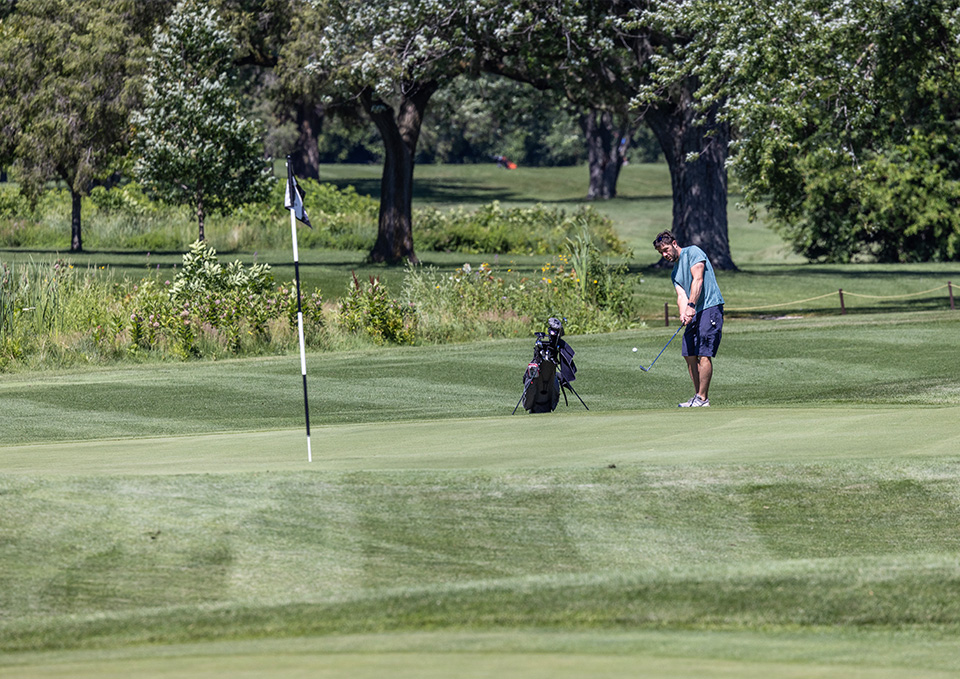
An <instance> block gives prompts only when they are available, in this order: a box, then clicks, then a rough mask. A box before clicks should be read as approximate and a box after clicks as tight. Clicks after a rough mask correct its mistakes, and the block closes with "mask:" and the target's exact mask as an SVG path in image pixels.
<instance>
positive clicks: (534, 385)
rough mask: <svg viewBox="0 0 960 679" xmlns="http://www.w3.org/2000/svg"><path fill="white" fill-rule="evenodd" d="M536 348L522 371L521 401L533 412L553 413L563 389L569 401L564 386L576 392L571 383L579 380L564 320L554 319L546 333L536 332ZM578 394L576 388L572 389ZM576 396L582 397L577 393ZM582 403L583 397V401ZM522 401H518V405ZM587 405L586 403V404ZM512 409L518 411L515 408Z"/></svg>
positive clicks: (549, 322) (525, 407) (548, 322)
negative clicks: (564, 327) (566, 335)
mask: <svg viewBox="0 0 960 679" xmlns="http://www.w3.org/2000/svg"><path fill="white" fill-rule="evenodd" d="M536 335H537V340H536V342H535V343H534V347H533V359H532V360H531V361H530V363H528V364H527V369H526V371H525V372H524V373H523V394H522V395H521V396H520V403H522V404H523V408H524V410H526V411H527V412H530V413H549V412H553V411H554V410H555V409H556V407H557V404H558V403H559V402H560V394H561V392H562V393H563V395H564V400H566V392H565V391H564V389H570V391H573V387H572V386H571V385H570V383H571V382H573V380H575V379H576V373H577V366H576V364H574V362H573V355H574V351H573V348H572V347H571V346H570V345H569V344H567V343H566V342H564V341H563V340H562V339H561V338H562V337H563V321H562V320H560V319H559V318H551V319H549V320H548V321H547V332H538V333H536ZM573 393H574V394H576V392H575V391H573ZM577 398H580V396H579V395H577ZM580 402H581V403H583V399H581V400H580ZM520 403H518V404H517V406H518V407H519V405H520ZM584 408H586V404H585V403H584ZM513 412H517V409H516V408H514V409H513Z"/></svg>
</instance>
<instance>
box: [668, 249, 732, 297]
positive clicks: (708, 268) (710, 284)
mask: <svg viewBox="0 0 960 679" xmlns="http://www.w3.org/2000/svg"><path fill="white" fill-rule="evenodd" d="M700 262H703V263H704V268H703V290H702V291H701V292H700V298H699V299H698V300H697V313H699V312H701V311H703V310H704V309H709V308H710V307H712V306H719V305H721V304H723V295H721V294H720V286H719V285H717V277H716V275H715V274H714V273H713V265H712V264H710V260H709V258H707V253H705V252H704V251H703V250H701V249H700V248H698V247H697V246H696V245H688V246H687V247H685V248H681V249H680V259H678V260H677V263H676V264H674V265H673V271H672V272H671V274H670V280H672V281H673V284H674V285H679V286H680V287H681V288H683V291H684V292H686V293H687V297H689V296H690V286H691V285H692V284H693V274H691V273H690V267H692V266H693V265H694V264H698V263H700Z"/></svg>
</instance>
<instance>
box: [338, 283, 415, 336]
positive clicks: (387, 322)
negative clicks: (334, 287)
mask: <svg viewBox="0 0 960 679" xmlns="http://www.w3.org/2000/svg"><path fill="white" fill-rule="evenodd" d="M337 319H338V323H339V325H340V327H341V328H342V329H344V330H346V331H347V332H351V333H354V334H359V335H365V336H367V337H369V338H371V339H373V341H374V342H376V343H377V344H386V343H387V342H392V343H394V344H413V342H414V339H415V337H416V326H417V315H416V309H415V307H414V305H413V304H406V305H405V304H402V303H400V302H398V301H397V300H394V299H390V297H389V295H388V294H387V288H386V286H384V285H383V284H382V283H381V282H380V279H379V278H377V277H375V276H371V277H370V283H369V284H368V285H363V284H361V283H360V281H359V280H358V279H357V276H356V274H354V275H353V280H352V281H351V282H350V289H349V290H348V292H347V295H346V297H344V298H343V300H342V301H341V302H340V311H339V314H338V316H337Z"/></svg>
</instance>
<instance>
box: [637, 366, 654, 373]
mask: <svg viewBox="0 0 960 679" xmlns="http://www.w3.org/2000/svg"><path fill="white" fill-rule="evenodd" d="M652 367H653V366H652V365H651V366H650V368H652ZM650 368H644V367H643V366H642V365H641V366H640V370H642V371H643V372H645V373H648V372H650Z"/></svg>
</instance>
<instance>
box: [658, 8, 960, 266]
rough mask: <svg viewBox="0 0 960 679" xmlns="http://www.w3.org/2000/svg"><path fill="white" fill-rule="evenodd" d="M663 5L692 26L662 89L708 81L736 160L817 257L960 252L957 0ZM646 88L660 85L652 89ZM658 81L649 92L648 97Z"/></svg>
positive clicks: (707, 95) (755, 199)
mask: <svg viewBox="0 0 960 679" xmlns="http://www.w3.org/2000/svg"><path fill="white" fill-rule="evenodd" d="M675 9H676V5H675V4H674V3H672V2H655V3H654V5H653V7H652V10H651V11H650V13H649V14H648V15H647V17H646V19H647V20H648V21H650V22H651V23H655V24H658V25H661V26H662V27H663V30H665V31H669V32H672V33H674V34H678V35H680V34H682V35H687V36H689V38H688V41H687V42H686V43H685V44H684V45H682V46H681V47H680V48H679V50H678V52H679V54H680V58H678V59H675V60H661V61H659V62H657V68H658V70H657V73H656V79H657V84H658V86H659V87H660V88H669V87H671V86H672V84H673V83H675V82H677V81H678V80H680V79H689V78H691V77H692V78H696V79H697V80H698V81H699V82H700V83H701V86H700V89H699V91H698V98H699V101H700V106H701V107H705V106H711V105H716V106H718V107H719V109H720V115H721V116H722V117H723V119H725V120H727V121H729V122H730V123H731V124H732V125H733V128H734V130H735V138H734V141H733V142H732V144H731V150H732V159H731V168H732V169H733V171H734V172H736V174H737V177H738V179H739V180H740V182H741V184H742V186H743V187H744V189H745V200H746V202H747V203H748V204H749V205H751V206H752V207H753V208H754V209H756V207H757V206H760V205H764V206H765V207H767V208H768V210H769V212H770V214H771V215H772V216H773V218H774V219H775V220H776V223H777V225H778V228H779V229H780V230H781V231H782V233H783V234H784V235H785V236H786V237H787V239H788V240H789V241H790V242H791V243H792V244H793V247H794V248H795V250H796V251H797V252H799V253H802V254H804V255H805V256H807V257H808V258H811V259H822V260H826V261H850V260H852V259H854V258H856V257H863V256H868V257H875V258H876V259H878V260H880V261H912V260H930V259H956V258H958V256H960V150H958V147H957V145H956V143H955V139H956V135H957V133H958V132H960V7H958V4H957V3H956V2H953V1H952V0H951V1H946V0H915V1H911V2H903V1H902V0H863V1H862V2H856V3H851V2H846V1H845V0H799V1H794V0H790V1H789V2H787V1H784V0H759V1H757V0H749V1H748V0H693V1H692V2H690V3H686V4H685V10H684V11H683V12H681V13H678V12H676V11H675ZM651 90H652V88H651ZM649 93H650V91H649V90H648V92H646V93H644V94H646V95H648V94H649Z"/></svg>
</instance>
